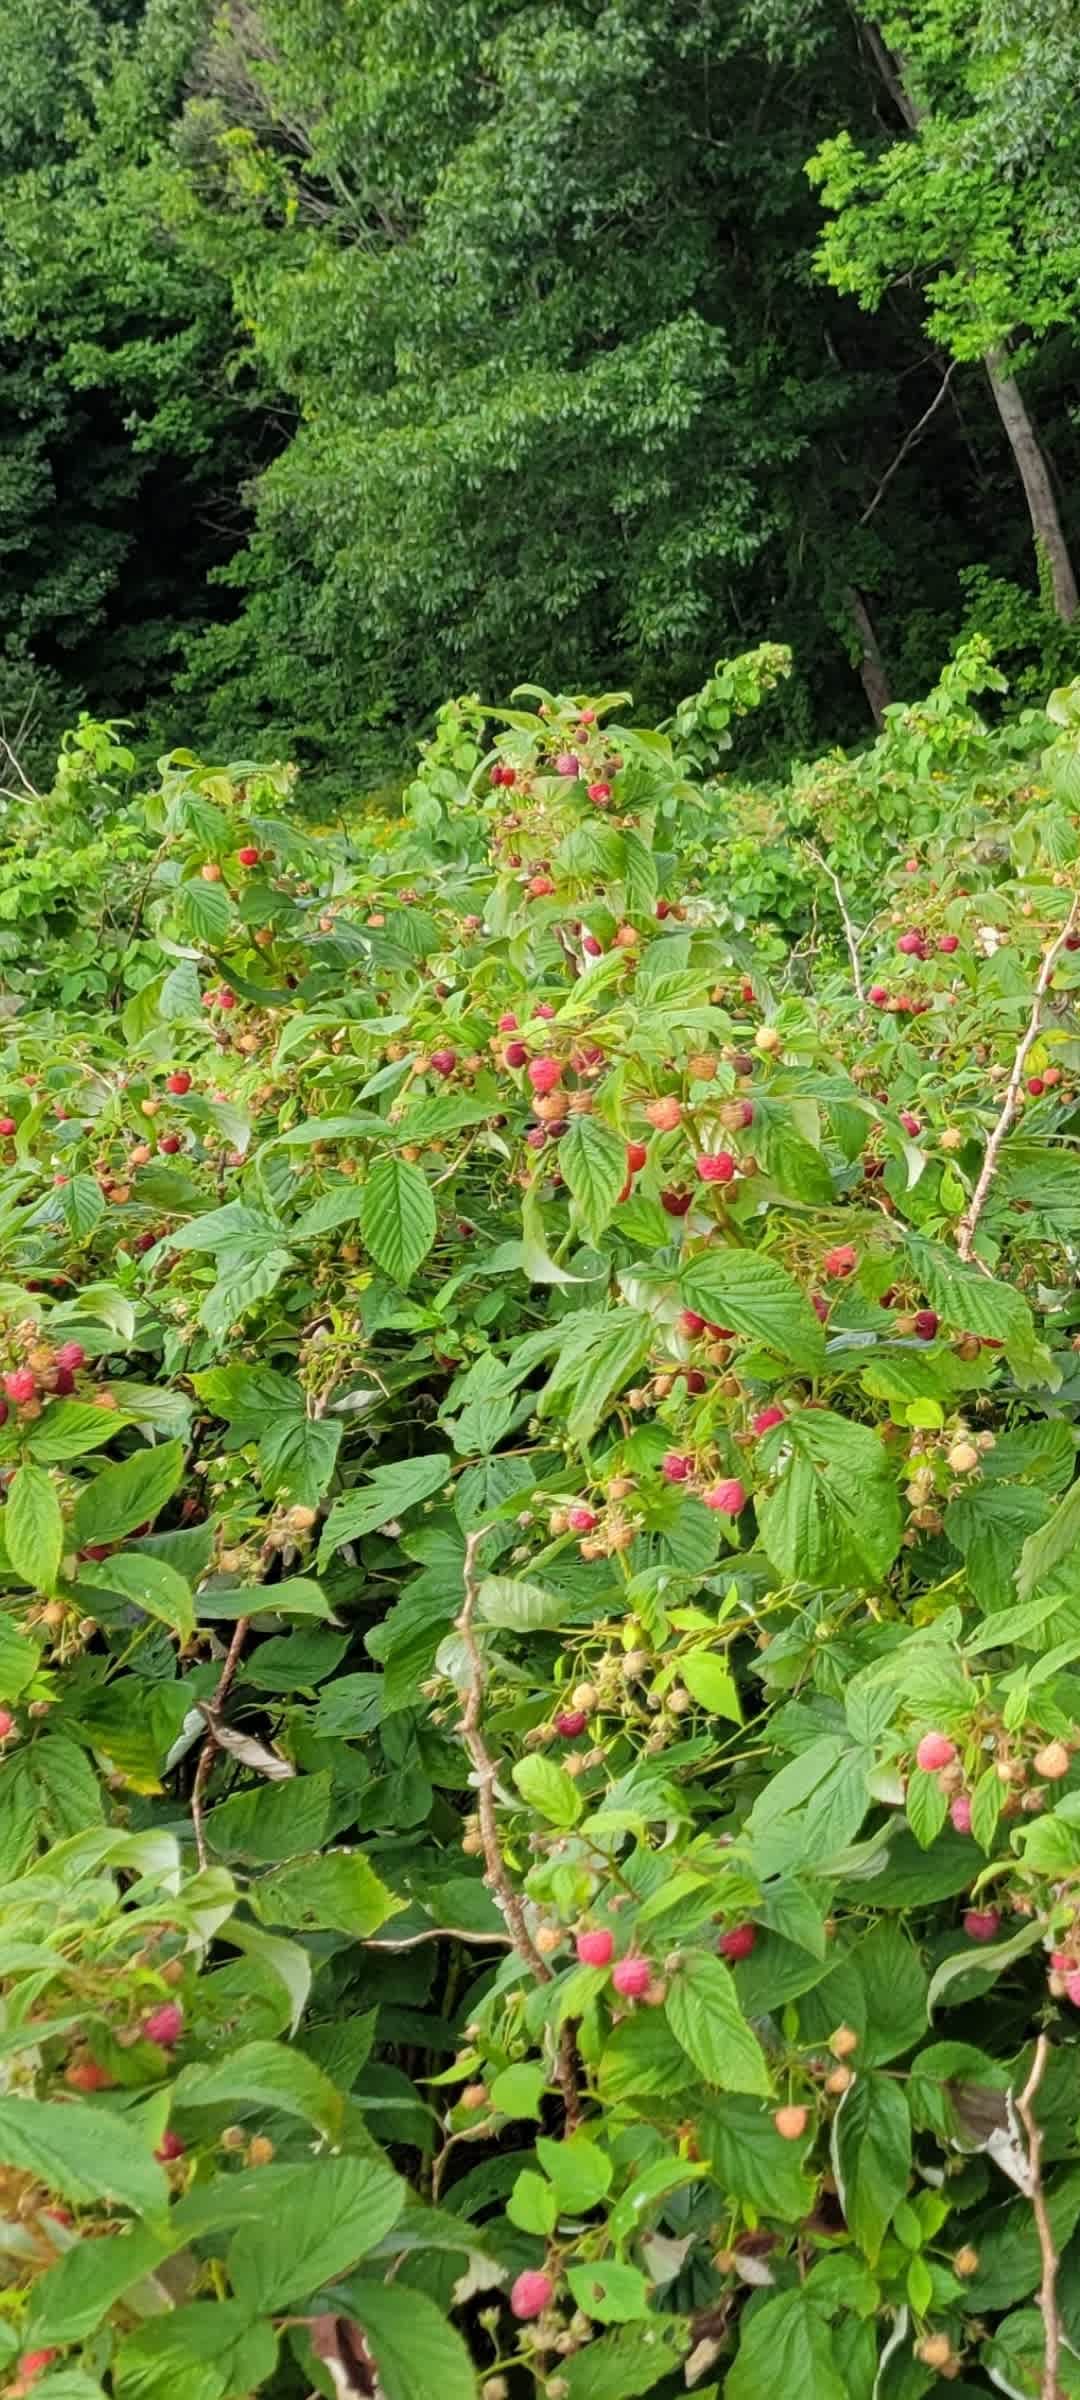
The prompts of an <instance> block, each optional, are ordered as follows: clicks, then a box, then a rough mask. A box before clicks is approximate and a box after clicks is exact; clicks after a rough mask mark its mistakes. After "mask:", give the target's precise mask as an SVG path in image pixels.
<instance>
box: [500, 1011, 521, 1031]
mask: <svg viewBox="0 0 1080 2400" xmlns="http://www.w3.org/2000/svg"><path fill="white" fill-rule="evenodd" d="M517 1029H518V1021H517V1018H516V1017H515V1015H514V1012H513V1009H512V1008H504V1010H503V1013H502V1015H501V1017H500V1018H499V1032H500V1033H516V1032H517Z"/></svg>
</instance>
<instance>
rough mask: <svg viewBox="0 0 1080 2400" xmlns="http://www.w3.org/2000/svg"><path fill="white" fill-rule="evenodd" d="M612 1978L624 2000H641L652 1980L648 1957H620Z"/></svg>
mask: <svg viewBox="0 0 1080 2400" xmlns="http://www.w3.org/2000/svg"><path fill="white" fill-rule="evenodd" d="M611 1980H612V1983H613V1984H614V1986H615V1989H616V1991H617V1992H621V1994H622V1997H623V1999H624V2000H640V1998H641V1996H642V1993H643V1992H647V1991H648V1988H649V1985H650V1983H651V1982H652V1968H651V1967H650V1965H649V1962H648V1959H647V1958H620V1959H619V1961H618V1963H617V1965H616V1966H615V1967H614V1968H613V1969H612V1975H611Z"/></svg>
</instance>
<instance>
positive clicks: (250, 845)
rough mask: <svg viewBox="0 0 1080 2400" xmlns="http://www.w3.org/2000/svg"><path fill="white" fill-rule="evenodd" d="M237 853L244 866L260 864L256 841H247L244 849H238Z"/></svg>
mask: <svg viewBox="0 0 1080 2400" xmlns="http://www.w3.org/2000/svg"><path fill="white" fill-rule="evenodd" d="M236 855H237V858H238V859H239V861H240V864H241V866H242V867H257V866H258V863H259V853H258V851H257V850H256V848H255V845H254V842H245V844H244V847H243V849H242V850H238V851H237V853H236Z"/></svg>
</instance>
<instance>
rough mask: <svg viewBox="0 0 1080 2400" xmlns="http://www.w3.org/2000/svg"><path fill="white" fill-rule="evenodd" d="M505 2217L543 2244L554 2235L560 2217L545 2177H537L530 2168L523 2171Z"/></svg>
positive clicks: (511, 2196) (508, 2203)
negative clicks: (533, 2235) (533, 2234)
mask: <svg viewBox="0 0 1080 2400" xmlns="http://www.w3.org/2000/svg"><path fill="white" fill-rule="evenodd" d="M506 2213H507V2216H508V2217H509V2219H510V2223H511V2225H516V2226H517V2228H518V2231H519V2233H535V2234H538V2235H539V2236H540V2239H541V2241H546V2240H547V2238H548V2235H549V2234H552V2233H554V2231H555V2226H556V2222H557V2220H558V2214H559V2209H558V2203H557V2201H556V2198H555V2194H554V2192H553V2191H552V2188H551V2185H550V2183H548V2182H546V2181H545V2178H544V2177H543V2176H542V2175H536V2174H534V2173H533V2171H532V2169H531V2168H530V2167H523V2168H522V2171H521V2173H520V2175H519V2176H518V2179H517V2182H516V2183H515V2185H514V2188H513V2191H512V2192H511V2194H510V2198H509V2200H508V2201H507V2203H506Z"/></svg>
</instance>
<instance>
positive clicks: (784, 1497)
mask: <svg viewBox="0 0 1080 2400" xmlns="http://www.w3.org/2000/svg"><path fill="white" fill-rule="evenodd" d="M783 1438H784V1441H785V1444H786V1445H787V1446H788V1448H789V1450H790V1456H789V1457H788V1459H787V1461H786V1463H785V1464H783V1465H782V1466H781V1473H780V1480H779V1483H778V1484H777V1485H776V1487H775V1489H774V1490H772V1491H771V1492H769V1493H768V1494H767V1495H766V1496H765V1497H764V1498H762V1499H760V1500H759V1501H758V1503H757V1514H758V1522H759V1524H760V1527H761V1539H762V1542H763V1543H764V1546H765V1549H766V1550H767V1552H768V1554H769V1557H770V1558H771V1559H772V1561H773V1564H774V1566H777V1567H778V1568H779V1569H780V1572H781V1574H782V1575H785V1576H787V1577H788V1578H789V1580H790V1581H791V1582H802V1583H808V1584H812V1585H815V1586H817V1588H818V1589H823V1590H828V1589H830V1588H831V1587H833V1586H835V1585H837V1584H843V1583H846V1582H848V1581H860V1580H861V1581H866V1580H872V1581H875V1582H876V1581H877V1580H879V1579H880V1577H881V1576H883V1575H884V1574H886V1573H887V1571H888V1569H889V1567H890V1566H891V1565H892V1562H893V1559H894V1558H895V1556H896V1553H897V1551H898V1549H899V1547H900V1536H901V1532H902V1524H901V1517H900V1502H899V1498H898V1496H897V1490H896V1479H895V1476H894V1474H893V1470H892V1468H891V1466H890V1464H889V1460H888V1458H887V1456H886V1453H885V1451H884V1449H883V1447H882V1444H881V1441H880V1439H879V1437H878V1435H877V1434H876V1433H875V1432H873V1431H872V1429H871V1428H870V1426H868V1425H853V1424H852V1423H851V1422H850V1420H849V1419H848V1418H847V1417H841V1416H837V1415H835V1414H834V1413H833V1412H832V1411H831V1410H830V1409H800V1410H798V1411H796V1412H794V1413H793V1414H792V1416H791V1417H790V1418H789V1419H788V1421H787V1424H786V1425H785V1427H784V1436H783Z"/></svg>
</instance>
